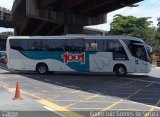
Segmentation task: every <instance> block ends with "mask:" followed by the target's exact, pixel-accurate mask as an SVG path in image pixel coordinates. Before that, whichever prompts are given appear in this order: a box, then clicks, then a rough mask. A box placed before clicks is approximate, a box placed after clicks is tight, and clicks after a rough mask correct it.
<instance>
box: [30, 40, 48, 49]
mask: <svg viewBox="0 0 160 117" xmlns="http://www.w3.org/2000/svg"><path fill="white" fill-rule="evenodd" d="M29 50H30V51H46V50H47V48H46V40H30V43H29Z"/></svg>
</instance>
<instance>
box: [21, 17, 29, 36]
mask: <svg viewBox="0 0 160 117" xmlns="http://www.w3.org/2000/svg"><path fill="white" fill-rule="evenodd" d="M30 21H31V18H28V17H26V18H25V19H24V20H23V24H22V26H21V28H20V31H19V35H22V34H23V32H25V30H26V28H27V26H28V24H29V23H30Z"/></svg>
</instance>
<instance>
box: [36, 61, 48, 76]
mask: <svg viewBox="0 0 160 117" xmlns="http://www.w3.org/2000/svg"><path fill="white" fill-rule="evenodd" d="M36 71H37V72H38V73H39V74H42V75H43V74H46V73H48V67H47V65H46V64H44V63H40V64H38V65H37V67H36Z"/></svg>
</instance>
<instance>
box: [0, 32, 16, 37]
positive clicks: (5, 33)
mask: <svg viewBox="0 0 160 117" xmlns="http://www.w3.org/2000/svg"><path fill="white" fill-rule="evenodd" d="M0 35H6V36H13V35H14V34H13V32H11V31H8V32H1V33H0Z"/></svg>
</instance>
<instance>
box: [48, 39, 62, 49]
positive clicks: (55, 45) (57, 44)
mask: <svg viewBox="0 0 160 117" xmlns="http://www.w3.org/2000/svg"><path fill="white" fill-rule="evenodd" d="M64 45H65V40H63V39H59V40H58V39H54V40H47V50H48V51H64V50H65V49H64Z"/></svg>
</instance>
